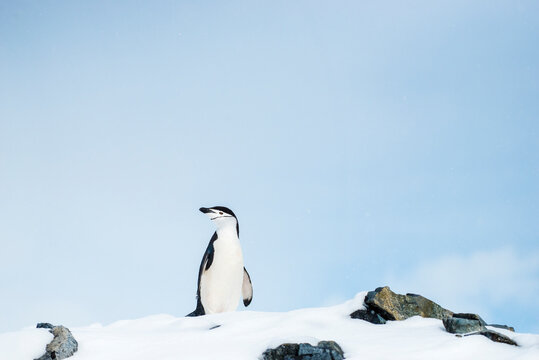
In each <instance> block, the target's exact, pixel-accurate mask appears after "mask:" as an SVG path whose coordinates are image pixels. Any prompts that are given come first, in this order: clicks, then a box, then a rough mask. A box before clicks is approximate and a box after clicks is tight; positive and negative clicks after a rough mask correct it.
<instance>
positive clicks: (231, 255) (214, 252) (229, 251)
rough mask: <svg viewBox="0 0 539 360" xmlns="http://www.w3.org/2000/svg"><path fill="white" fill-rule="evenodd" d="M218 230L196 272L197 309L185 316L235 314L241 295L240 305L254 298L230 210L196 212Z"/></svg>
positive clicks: (234, 218) (237, 227) (209, 209)
mask: <svg viewBox="0 0 539 360" xmlns="http://www.w3.org/2000/svg"><path fill="white" fill-rule="evenodd" d="M199 210H200V211H201V212H202V213H204V214H206V215H207V216H208V217H209V218H210V220H211V221H213V222H214V223H215V225H216V227H217V231H215V233H214V234H213V236H212V237H211V239H210V242H209V244H208V247H207V248H206V252H205V253H204V256H203V257H202V261H201V262H200V268H199V270H198V289H197V307H196V309H195V311H193V312H192V313H190V314H188V315H187V316H201V315H206V314H215V313H221V312H228V311H234V310H236V308H237V307H238V303H239V300H240V293H241V296H242V298H243V304H244V305H245V306H249V304H250V303H251V300H252V299H253V285H252V283H251V277H250V276H249V273H248V272H247V270H246V269H245V267H244V266H243V254H242V251H241V245H240V227H239V224H238V219H237V218H236V215H235V214H234V212H232V210H230V209H229V208H226V207H224V206H214V207H212V208H205V207H201V208H200V209H199Z"/></svg>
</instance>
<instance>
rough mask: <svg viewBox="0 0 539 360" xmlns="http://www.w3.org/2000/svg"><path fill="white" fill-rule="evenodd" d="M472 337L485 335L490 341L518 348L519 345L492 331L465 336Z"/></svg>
mask: <svg viewBox="0 0 539 360" xmlns="http://www.w3.org/2000/svg"><path fill="white" fill-rule="evenodd" d="M470 335H483V336H486V337H487V338H489V339H490V340H492V341H495V342H499V343H503V344H509V345H514V346H518V344H517V343H516V342H515V341H513V340H512V339H511V338H509V337H507V336H505V335H502V334H500V333H497V332H496V331H492V330H483V331H478V332H475V333H472V334H468V335H465V336H470Z"/></svg>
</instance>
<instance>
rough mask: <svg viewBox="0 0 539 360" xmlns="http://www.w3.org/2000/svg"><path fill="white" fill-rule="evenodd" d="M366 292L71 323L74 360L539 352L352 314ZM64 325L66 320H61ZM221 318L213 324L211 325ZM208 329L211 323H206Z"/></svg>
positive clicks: (15, 337)
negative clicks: (306, 305) (260, 308)
mask: <svg viewBox="0 0 539 360" xmlns="http://www.w3.org/2000/svg"><path fill="white" fill-rule="evenodd" d="M365 294H366V293H365V292H363V293H359V294H358V295H357V296H356V297H355V298H354V299H353V300H350V301H348V302H346V303H344V304H341V305H337V306H332V307H325V308H310V309H301V310H295V311H290V312H286V313H277V312H275V313H269V312H252V311H240V312H230V313H222V314H214V315H207V316H202V317H196V318H186V317H174V316H171V315H154V316H149V317H145V318H142V319H136V320H122V321H118V322H115V323H113V324H110V325H108V326H102V325H99V324H97V325H91V326H87V327H80V328H71V331H72V333H73V335H74V336H75V338H76V339H77V341H78V342H79V351H78V352H77V353H76V354H75V355H74V356H73V357H72V358H71V359H73V360H114V359H118V360H122V359H129V360H147V359H159V360H168V359H170V360H172V359H201V360H202V359H235V360H237V359H257V358H258V357H259V356H260V354H262V352H263V351H264V350H266V349H267V348H268V347H276V346H278V345H280V344H282V343H285V342H308V343H311V344H313V345H315V344H317V343H318V341H320V340H334V341H336V342H337V343H338V344H339V345H341V347H342V348H343V350H344V352H345V357H346V359H349V360H352V359H368V358H375V359H395V358H400V359H433V358H436V359H437V360H444V359H456V358H458V359H504V360H506V359H534V360H537V359H539V335H536V334H521V333H513V332H510V331H506V330H501V329H493V330H495V331H498V332H500V333H503V334H505V335H507V336H509V337H511V338H512V339H513V340H515V341H516V342H517V343H518V344H520V345H521V346H519V347H515V346H510V345H506V344H500V343H495V342H492V341H490V340H489V339H487V338H486V337H483V336H467V337H461V338H459V337H456V336H455V335H453V334H449V333H447V332H446V331H445V330H444V328H443V325H442V322H441V321H440V320H436V319H424V318H421V317H413V318H410V319H408V320H405V321H390V322H388V323H387V324H385V325H374V324H371V323H368V322H366V321H362V320H357V319H351V318H350V317H349V314H350V313H351V312H353V311H354V310H357V309H359V308H362V306H363V305H362V304H363V298H364V297H365ZM62 325H64V326H68V327H69V324H62ZM216 325H220V326H219V327H217V328H214V329H211V328H212V327H214V326H216ZM210 329H211V330H210ZM51 339H52V335H51V334H50V333H49V332H48V331H47V330H46V329H23V330H21V331H16V332H9V333H3V334H0V348H1V349H2V358H3V359H10V360H19V359H20V360H23V359H24V360H28V359H34V358H37V357H39V356H40V355H41V354H42V353H43V352H44V349H45V345H46V344H47V343H48V342H50V340H51Z"/></svg>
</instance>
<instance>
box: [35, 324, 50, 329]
mask: <svg viewBox="0 0 539 360" xmlns="http://www.w3.org/2000/svg"><path fill="white" fill-rule="evenodd" d="M36 327H37V328H38V329H52V328H53V327H54V325H52V324H49V323H39V324H37V326H36Z"/></svg>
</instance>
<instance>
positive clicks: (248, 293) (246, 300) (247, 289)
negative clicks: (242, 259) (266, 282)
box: [241, 267, 253, 306]
mask: <svg viewBox="0 0 539 360" xmlns="http://www.w3.org/2000/svg"><path fill="white" fill-rule="evenodd" d="M241 296H242V297H243V305H245V306H249V304H250V303H251V300H253V284H252V283H251V277H250V276H249V273H248V272H247V269H245V267H244V268H243V284H242V285H241Z"/></svg>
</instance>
